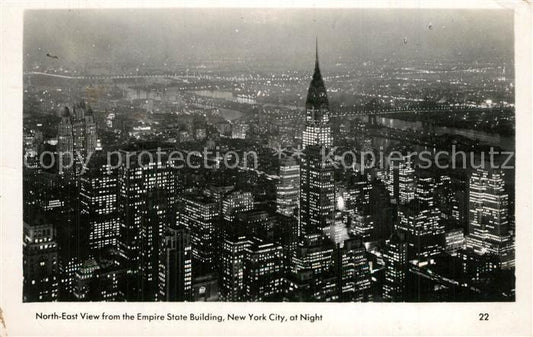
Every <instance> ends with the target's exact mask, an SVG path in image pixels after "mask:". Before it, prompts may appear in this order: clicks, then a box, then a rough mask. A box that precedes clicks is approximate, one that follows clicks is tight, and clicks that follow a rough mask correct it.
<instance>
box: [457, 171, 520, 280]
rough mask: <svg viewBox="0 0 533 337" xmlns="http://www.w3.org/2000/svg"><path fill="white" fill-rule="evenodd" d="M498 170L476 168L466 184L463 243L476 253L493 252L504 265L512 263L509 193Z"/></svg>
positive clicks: (512, 247) (510, 265) (512, 249)
mask: <svg viewBox="0 0 533 337" xmlns="http://www.w3.org/2000/svg"><path fill="white" fill-rule="evenodd" d="M503 178H504V177H503V172H501V171H492V172H489V171H486V170H477V171H475V172H473V173H472V176H471V177H470V185H469V233H468V235H467V238H466V247H467V248H468V249H472V250H473V251H474V252H476V253H477V254H479V255H483V254H487V253H488V254H492V255H495V256H497V257H498V258H499V260H500V263H501V267H502V268H504V269H507V268H512V267H514V244H513V240H512V238H511V236H510V234H509V215H508V213H509V209H508V202H509V201H508V194H507V192H506V191H505V182H504V179H503Z"/></svg>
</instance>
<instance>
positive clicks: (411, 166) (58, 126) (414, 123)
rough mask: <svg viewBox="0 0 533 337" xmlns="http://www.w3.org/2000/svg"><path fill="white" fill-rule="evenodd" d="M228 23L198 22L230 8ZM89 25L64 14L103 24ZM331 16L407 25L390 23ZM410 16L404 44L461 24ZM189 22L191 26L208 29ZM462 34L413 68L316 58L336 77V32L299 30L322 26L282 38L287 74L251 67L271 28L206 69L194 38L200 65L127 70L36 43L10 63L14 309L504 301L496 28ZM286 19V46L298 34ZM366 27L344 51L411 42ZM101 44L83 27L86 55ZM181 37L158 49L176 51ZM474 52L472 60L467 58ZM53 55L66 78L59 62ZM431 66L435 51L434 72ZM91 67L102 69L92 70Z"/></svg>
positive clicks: (502, 136) (505, 190)
mask: <svg viewBox="0 0 533 337" xmlns="http://www.w3.org/2000/svg"><path fill="white" fill-rule="evenodd" d="M248 11H250V13H252V14H253V15H252V16H253V17H254V18H255V19H254V20H252V22H251V23H250V24H251V25H252V26H254V27H256V26H260V25H261V24H264V25H265V27H264V28H262V29H264V31H263V32H271V31H272V30H273V27H272V25H276V24H277V23H279V20H280V17H279V16H281V17H285V15H294V13H297V14H298V15H300V14H301V15H302V18H306V19H308V20H311V21H313V20H316V21H317V22H318V23H317V24H318V25H319V26H320V25H323V23H324V22H321V20H322V19H324V18H325V19H328V18H329V19H331V17H330V16H328V15H332V13H334V11H328V10H326V11H325V12H324V13H325V14H324V17H323V18H322V19H320V18H318V16H316V17H315V16H313V15H314V14H313V13H314V12H313V11H309V10H301V11H295V12H291V11H289V14H287V13H285V12H276V13H277V14H276V15H274V16H271V15H270V14H272V13H273V12H268V15H267V14H264V15H263V14H258V12H256V11H255V10H248ZM156 12H157V11H156ZM156 12H153V13H156ZM185 12H187V11H185ZM229 12H231V15H228V17H227V18H220V20H222V21H224V20H233V21H235V18H234V17H233V15H239V13H242V12H246V10H239V11H235V12H233V11H232V10H230V11H229ZM50 13H51V12H48V13H44V12H43V17H42V18H43V20H49V19H50V18H51V17H50ZM54 13H55V12H54ZM54 13H52V14H53V15H57V13H55V14H54ZM76 13H77V15H78V14H79V13H80V12H76ZM105 13H106V14H101V13H99V12H91V14H90V15H88V16H86V17H85V19H86V18H94V17H97V18H101V20H99V19H95V20H92V21H91V25H98V24H101V23H102V22H105V21H106V20H111V19H113V18H114V15H115V12H113V11H110V12H105ZM153 13H144V14H146V15H145V16H143V18H144V19H145V20H148V21H150V19H151V15H155V14H153ZM198 13H200V14H205V13H206V12H203V11H199V12H198ZM210 13H211V14H212V15H213V17H214V18H218V17H220V16H221V15H220V14H213V13H214V12H210ZM321 13H322V12H321ZM337 13H338V12H337ZM353 13H363V14H357V15H362V16H363V17H366V16H365V15H375V16H376V18H377V19H378V21H379V20H392V21H393V22H395V20H400V21H402V20H403V19H405V20H407V21H409V20H410V21H409V22H411V23H412V22H413V20H414V17H413V13H414V12H411V11H407V12H403V11H399V12H398V13H400V14H399V15H394V14H391V13H390V12H387V13H386V14H384V15H381V13H383V12H380V11H375V12H374V11H366V10H363V11H353V12H351V14H353ZM405 13H407V14H405ZM418 13H419V14H420V13H425V14H427V13H430V14H431V15H433V16H435V18H432V19H431V21H428V20H427V18H426V17H425V16H424V15H420V16H419V17H417V19H416V20H415V21H417V22H418V23H423V24H424V26H423V27H416V28H413V30H412V31H411V33H412V32H416V31H418V32H419V33H413V34H419V35H417V36H419V37H420V35H421V34H422V35H424V36H425V34H436V33H438V32H439V31H440V32H442V31H444V30H446V29H448V28H446V25H445V24H444V21H445V20H448V19H451V18H456V19H457V20H458V21H461V20H463V19H465V18H466V17H468V16H469V15H470V14H468V15H467V14H465V13H466V12H456V11H444V12H440V11H436V12H435V11H425V12H418ZM440 13H442V14H440ZM458 13H459V14H458ZM189 14H190V13H189ZM53 15H52V16H53ZM61 15H67V17H69V16H71V15H73V14H69V13H67V12H62V13H61ZM79 15H81V14H79ZM157 15H161V18H162V21H163V22H164V21H165V20H167V19H168V14H161V13H159V14H157ZM404 15H405V16H404ZM462 15H464V17H463V16H462ZM494 15H496V16H498V15H501V16H503V17H506V15H507V13H505V12H502V13H497V14H494ZM83 18H84V17H83V16H80V17H79V19H80V20H79V24H82V25H83V27H86V28H87V29H89V28H91V25H87V24H85V25H84V20H85V19H83ZM134 18H135V16H132V17H129V18H128V20H133V19H134ZM192 18H194V15H192V16H191V18H190V19H192ZM208 18H210V17H206V20H204V21H205V22H204V23H202V24H205V23H207V26H206V27H212V26H211V25H213V24H214V21H216V20H214V21H209V20H207V19H208ZM242 18H244V16H243V17H242ZM258 18H262V20H263V21H264V22H263V21H260V22H259V21H257V20H258ZM459 18H461V19H459ZM485 18H486V17H485ZM69 20H71V19H69ZM69 20H67V22H68V21H69ZM102 20H103V21H102ZM243 20H244V19H243ZM442 20H444V21H442ZM28 21H31V19H28ZM37 21H39V20H37ZM237 21H238V20H237ZM504 21H505V20H504ZM185 22H187V20H185ZM228 22H229V21H228ZM306 22H307V21H306ZM339 22H341V23H342V20H341V21H339ZM446 22H447V21H446ZM85 23H86V22H85ZM158 24H160V23H158ZM287 24H288V23H287ZM463 24H464V23H463ZM468 24H469V27H471V32H470V33H464V34H462V37H461V38H460V37H459V35H457V33H453V32H452V33H451V35H450V36H449V37H448V38H443V37H440V38H437V37H435V41H437V42H435V41H433V40H432V39H433V38H429V39H428V38H426V37H424V38H422V39H421V40H420V45H421V46H422V45H423V48H422V49H421V50H420V51H421V53H422V54H423V57H422V58H416V57H414V52H413V51H410V52H407V53H406V54H404V55H403V56H402V57H411V59H410V60H402V58H396V59H395V60H394V62H390V64H384V63H383V62H381V61H380V62H376V63H373V62H372V63H371V64H368V65H367V64H359V65H356V66H354V64H356V62H354V63H353V64H339V63H337V64H336V66H338V67H339V69H337V70H338V71H337V72H335V71H328V70H327V69H328V68H326V69H325V68H323V67H322V64H323V60H324V59H326V60H328V61H327V62H329V64H330V68H329V69H330V70H331V64H332V62H338V60H339V59H341V58H343V57H344V58H345V57H346V56H344V55H345V54H346V53H348V54H350V55H352V56H353V57H354V58H355V59H357V58H360V57H362V56H361V55H362V54H358V53H356V52H354V50H353V49H351V47H349V46H348V47H346V48H337V46H335V43H340V44H341V45H347V44H349V43H347V42H346V40H343V38H338V39H333V40H334V41H336V42H335V43H333V42H331V41H333V40H332V37H330V39H327V38H321V37H320V35H321V36H324V35H326V36H327V34H326V33H325V32H326V31H327V29H326V30H325V31H316V30H315V31H314V32H312V33H313V48H309V47H303V46H307V45H308V41H307V37H306V38H301V39H300V40H301V41H300V43H299V44H294V45H292V47H291V48H294V50H300V49H302V54H296V53H295V54H292V53H293V52H292V51H290V50H289V52H288V54H292V57H295V58H296V59H298V61H299V62H301V63H300V65H302V64H305V65H306V66H305V70H302V71H301V72H300V71H299V70H298V71H297V70H295V72H294V73H290V71H289V72H288V73H287V71H286V70H284V71H281V72H280V71H279V70H274V71H272V70H264V68H263V66H264V65H263V64H262V62H261V61H260V58H258V56H257V55H258V54H265V55H264V56H265V57H266V58H267V59H269V60H273V59H275V58H276V57H274V56H272V54H273V53H276V52H277V51H282V50H283V46H282V44H283V43H287V40H284V39H282V38H276V35H275V34H274V35H273V36H272V37H271V38H270V39H269V41H271V40H272V41H271V42H269V43H266V44H265V45H262V44H261V43H257V46H256V47H253V48H250V49H249V53H248V52H245V51H243V50H241V49H239V48H236V49H235V50H233V51H232V52H234V53H236V54H235V55H241V56H242V57H243V58H248V57H250V55H252V56H251V57H250V60H249V61H246V62H244V63H239V62H236V63H235V62H234V59H232V57H233V56H231V57H230V61H229V63H230V64H232V65H231V66H228V64H229V63H226V60H225V58H226V55H225V51H224V48H222V49H218V48H219V45H218V43H228V41H225V40H224V39H220V40H219V41H218V42H217V43H215V42H214V40H213V39H218V38H219V36H213V37H210V38H206V39H205V40H204V38H203V37H202V36H203V35H202V34H207V33H205V32H204V31H202V29H200V28H199V27H196V26H194V27H186V29H185V31H186V32H187V33H190V34H191V36H194V35H195V34H200V37H198V38H197V39H198V40H201V41H204V42H203V43H205V45H203V46H204V47H205V50H203V51H202V53H201V54H191V55H193V56H194V57H193V60H195V61H196V62H205V61H204V60H202V58H203V57H204V56H206V55H210V56H213V57H215V58H216V59H217V60H218V61H219V62H216V63H215V64H214V65H213V67H212V68H210V67H205V68H203V67H198V69H196V70H195V71H190V70H189V69H188V68H186V66H185V65H184V64H185V63H183V62H184V61H183V60H182V61H181V64H182V66H181V68H179V67H178V68H176V67H175V66H173V65H169V64H159V65H158V66H153V65H148V64H144V65H142V66H139V62H141V61H140V59H139V58H137V56H135V55H136V54H135V53H133V59H135V60H136V61H135V62H133V65H134V66H136V67H140V68H141V69H139V68H136V69H135V71H132V68H131V64H130V65H128V64H129V63H131V62H132V61H131V60H132V59H127V58H126V59H123V60H121V61H118V60H116V59H115V60H113V58H114V57H117V55H120V53H121V52H122V51H121V48H123V47H122V46H120V45H117V48H116V54H114V56H112V57H111V58H110V59H106V60H105V62H104V64H103V65H102V64H100V63H98V62H96V63H91V61H90V60H89V61H87V60H88V59H87V58H86V56H87V55H89V56H90V55H91V53H93V52H97V50H98V49H99V48H97V47H96V44H92V45H91V42H92V41H90V40H87V41H84V43H83V46H79V45H78V43H79V42H73V41H75V40H72V39H69V38H68V37H65V39H63V40H62V41H63V43H64V46H63V47H62V48H63V49H64V51H65V54H63V53H62V52H60V50H59V49H57V50H46V53H47V54H46V55H45V56H44V57H45V60H46V61H45V62H43V63H42V66H43V68H41V65H33V66H29V67H30V68H31V71H27V72H26V73H25V76H24V85H25V88H24V89H25V91H24V130H23V131H24V157H23V158H22V159H23V162H24V164H25V165H24V168H23V176H24V191H23V192H24V222H23V228H24V253H23V272H24V295H23V296H24V301H25V302H34V301H131V302H138V301H259V302H444V301H455V302H461V301H472V302H478V301H502V302H512V301H514V300H515V275H514V271H515V262H514V261H515V260H514V259H515V257H514V240H515V235H516V225H517V224H515V219H514V208H515V202H514V199H515V198H514V189H515V186H514V155H513V151H514V147H515V144H514V134H515V128H516V125H515V111H514V74H513V72H512V71H511V70H507V67H510V65H507V64H506V63H505V62H502V60H501V59H500V58H499V56H497V55H506V53H508V52H511V53H512V50H513V49H512V48H510V49H509V45H508V43H509V41H508V40H507V39H505V38H504V39H503V40H498V39H499V38H501V37H505V35H506V34H508V33H509V32H508V31H506V30H503V31H502V32H501V35H499V37H496V38H495V39H494V40H491V41H488V40H487V41H486V42H487V43H485V44H483V43H482V42H483V41H482V40H481V38H480V36H478V35H476V34H480V32H481V30H483V27H485V26H484V25H480V26H478V22H476V21H475V20H474V21H472V20H471V21H470V22H469V23H468ZM487 24H491V23H487ZM499 24H500V23H499ZM289 25H292V27H296V28H298V27H299V28H298V29H295V31H298V32H300V33H299V34H302V35H301V36H308V35H310V34H311V32H310V30H311V31H312V30H313V29H310V26H309V23H308V22H307V24H302V23H301V22H295V23H294V24H293V23H290V24H289ZM313 25H314V23H313V24H312V25H311V26H313ZM460 25H461V24H459V23H458V26H457V27H455V28H454V29H456V28H458V27H459V26H460ZM503 25H506V26H507V27H509V26H510V22H504V23H503ZM139 26H140V27H143V24H142V22H141V23H139ZM74 27H75V25H74V26H73V27H71V28H73V29H71V32H68V33H67V35H68V34H74V35H76V34H77V33H76V32H75V31H76V29H75V28H74ZM104 27H105V24H104V25H103V26H102V28H104ZM243 27H245V26H239V28H234V31H233V33H239V34H240V33H241V30H242V29H243ZM123 28H124V27H123ZM493 28H494V27H493ZM54 29H55V28H53V27H52V31H54ZM279 29H280V30H287V27H285V26H283V25H282V26H280V27H279ZM328 29H330V28H328ZM334 29H337V30H339V29H341V28H339V27H336V28H334ZM388 29H390V27H388V28H387V29H385V30H383V31H382V33H383V34H385V35H386V36H387V38H386V39H385V40H382V41H381V42H375V43H377V44H374V45H373V44H372V43H374V42H372V43H371V42H367V43H362V44H361V45H362V47H361V48H365V49H366V52H367V53H368V55H372V56H373V57H374V58H376V59H379V58H381V57H383V56H382V53H385V54H386V53H388V52H389V51H390V52H394V51H395V50H397V51H398V52H399V53H401V52H400V50H401V48H411V44H412V42H413V41H412V38H411V37H406V36H404V37H401V38H400V40H399V41H397V39H398V37H399V35H398V34H397V32H396V31H398V30H399V29H398V27H396V29H395V32H394V33H393V32H392V31H390V30H388ZM420 29H421V30H422V31H420ZM221 30H223V29H221ZM170 31H172V29H170ZM400 31H401V30H400ZM72 32H74V33H72ZM258 32H261V30H259V31H258ZM93 33H94V32H93ZM233 33H232V34H233ZM401 33H404V32H401ZM28 34H29V35H28V36H31V35H32V33H31V31H30V33H28ZM46 34H47V33H45V35H46ZM48 34H49V32H48ZM115 34H116V36H119V35H120V33H117V32H113V33H109V34H107V35H105V36H100V35H98V34H96V36H97V37H98V41H100V42H102V43H103V44H105V43H106V42H107V41H108V39H109V38H110V37H115ZM166 34H167V33H163V32H154V31H152V30H150V29H148V30H147V31H146V32H144V33H143V34H142V35H135V37H138V38H139V43H140V44H136V43H134V42H132V41H131V40H128V41H126V45H128V48H129V49H130V50H135V49H136V48H139V46H142V45H143V43H142V42H141V41H140V40H143V39H146V37H150V38H151V40H152V43H154V44H156V45H161V46H165V45H168V43H167V42H168V41H166V40H165V39H166V38H165V36H168V35H166ZM256 35H257V36H256V37H257V38H258V40H259V41H261V40H262V38H261V37H262V36H260V35H261V34H256ZM317 35H319V36H317ZM378 35H379V34H378ZM154 36H155V38H154ZM298 36H299V35H298V34H297V35H295V37H298ZM301 36H300V37H301ZM343 36H344V39H346V38H349V36H350V32H345V34H344V35H343ZM400 36H401V35H400ZM263 37H264V36H263ZM31 38H34V37H31ZM31 38H30V37H28V41H31ZM368 38H369V39H370V40H373V38H372V36H369V37H368ZM439 39H441V40H440V42H439ZM442 39H444V40H442ZM456 39H460V41H456ZM472 39H475V40H477V41H478V42H477V44H470V41H471V40H472ZM323 40H324V43H323V42H322V41H323ZM392 40H394V41H397V42H398V43H397V44H391V43H390V42H391V41H392ZM415 40H416V39H415ZM44 41H45V40H43V41H41V42H40V43H42V42H44ZM242 41H245V42H246V38H244V39H243V40H242ZM274 41H275V42H274ZM431 41H433V42H431ZM443 41H448V42H449V43H444V42H443ZM498 41H499V42H498ZM188 42H189V43H188ZM188 42H187V41H186V40H185V41H180V42H178V44H179V45H180V46H190V47H191V49H193V48H192V47H193V46H194V43H193V44H190V43H191V41H188ZM441 42H442V43H441ZM28 43H29V44H32V43H34V42H28ZM277 43H281V44H280V45H277ZM380 43H387V44H388V45H389V46H388V47H387V48H385V47H376V46H379V44H380ZM415 43H416V42H415ZM433 43H437V44H438V45H439V46H440V47H438V48H437V47H436V45H433ZM245 44H246V43H245ZM467 45H468V46H467ZM92 46H94V47H92ZM210 46H211V47H213V48H216V49H217V50H220V53H219V54H216V55H211V54H212V52H211V51H210V48H211V47H210ZM457 46H462V47H461V48H463V49H464V50H463V49H461V50H459V51H458V50H457ZM234 47H235V46H234V45H231V44H230V45H228V47H227V49H228V50H231V49H232V48H234ZM28 48H29V49H31V48H33V47H31V48H30V47H28ZM28 48H27V51H29V49H28ZM39 48H41V50H40V51H39V53H38V54H39V55H42V53H44V52H45V50H43V47H39ZM69 48H70V49H72V50H74V51H75V52H74V53H72V52H70V54H69V52H67V51H66V50H68V49H69ZM87 48H89V50H91V48H94V49H95V50H94V51H91V52H85V51H84V50H85V49H87ZM143 48H144V47H143ZM265 48H267V49H270V52H269V53H268V54H266V53H265V52H266V49H265ZM486 48H488V49H486ZM491 48H496V51H495V52H494V53H492V54H490V53H489V54H490V55H488V57H487V58H486V59H484V60H483V61H479V62H478V61H477V60H476V62H472V60H471V59H470V58H472V57H474V56H475V55H479V54H483V53H487V50H491ZM151 49H154V50H156V48H153V47H152V48H151ZM304 49H312V50H313V52H314V60H313V61H314V62H310V60H308V58H307V57H302V56H301V55H304V54H307V53H308V51H307V50H305V51H304ZM337 49H338V50H337ZM430 50H431V51H430ZM441 50H447V52H445V53H441ZM466 50H468V52H466ZM166 51H168V49H166V48H163V50H157V53H160V52H162V54H163V57H165V56H164V54H165V52H166ZM32 53H33V52H28V53H26V54H25V55H26V57H27V58H28V62H30V63H31V62H34V61H29V60H30V59H32V58H33V56H32ZM434 53H435V55H436V54H439V55H441V56H442V58H440V59H439V58H435V55H434ZM146 54H148V55H147V57H148V58H150V57H152V56H153V55H154V54H156V53H155V52H152V51H150V52H148V53H146ZM280 54H283V53H280ZM288 54H287V53H285V56H287V55H288ZM64 55H70V56H69V57H75V58H76V62H74V63H73V64H76V63H77V66H78V67H80V64H83V66H81V68H77V69H76V70H73V69H67V66H66V65H65V68H63V67H62V66H60V64H61V62H62V60H63V58H64V57H65V56H64ZM84 55H85V56H84ZM332 55H337V57H335V56H332ZM447 55H455V56H454V57H453V58H451V59H449V60H447V61H446V62H444V61H443V58H446V57H448V56H447ZM106 57H109V54H108V55H107V56H105V55H101V58H104V59H105V58H106ZM168 60H169V59H168V58H167V59H166V61H168ZM258 60H259V61H258ZM465 60H466V61H465ZM152 61H153V60H152ZM48 62H51V64H55V65H54V66H50V64H48V65H47V63H48ZM67 62H68V57H67ZM158 62H161V61H158ZM172 62H176V63H177V64H180V61H179V60H175V59H173V61H172ZM276 62H277V61H276ZM276 62H274V63H276ZM313 63H314V65H313ZM135 64H137V65H135ZM239 65H241V66H242V67H243V68H244V69H238V67H239ZM285 66H286V67H287V68H291V67H294V69H295V68H298V67H299V65H296V66H295V65H291V61H289V60H287V65H285ZM109 67H111V68H113V69H117V72H111V73H110V74H100V75H98V72H99V71H102V70H103V69H106V68H108V69H111V68H109ZM233 67H237V69H234V68H233ZM258 69H259V70H258ZM95 70H96V72H95ZM88 72H89V73H91V72H92V73H93V75H88V74H87V73H88ZM95 73H96V75H95ZM162 150H163V151H162ZM509 153H510V154H511V156H508V154H509ZM43 158H46V159H43ZM241 159H244V160H241ZM248 159H250V160H248ZM443 164H446V165H443ZM450 164H452V165H450ZM457 164H459V165H457ZM506 164H509V165H506Z"/></svg>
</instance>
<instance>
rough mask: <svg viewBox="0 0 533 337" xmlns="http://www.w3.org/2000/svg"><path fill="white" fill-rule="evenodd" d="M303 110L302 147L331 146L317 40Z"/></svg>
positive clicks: (325, 94) (326, 96) (327, 107)
mask: <svg viewBox="0 0 533 337" xmlns="http://www.w3.org/2000/svg"><path fill="white" fill-rule="evenodd" d="M305 111H306V114H305V130H304V133H303V137H302V138H303V147H304V148H306V147H307V146H309V145H321V146H326V147H329V146H331V145H332V144H333V137H332V136H331V126H330V122H329V102H328V95H327V92H326V86H325V84H324V80H323V79H322V74H321V73H320V66H319V63H318V41H317V44H316V54H315V71H314V73H313V79H312V80H311V84H310V85H309V89H308V91H307V100H306V102H305Z"/></svg>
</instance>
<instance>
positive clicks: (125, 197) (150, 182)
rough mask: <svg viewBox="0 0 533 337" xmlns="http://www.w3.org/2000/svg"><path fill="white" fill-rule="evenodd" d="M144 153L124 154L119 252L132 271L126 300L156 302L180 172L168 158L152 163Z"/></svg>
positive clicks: (178, 189) (176, 198)
mask: <svg viewBox="0 0 533 337" xmlns="http://www.w3.org/2000/svg"><path fill="white" fill-rule="evenodd" d="M143 153H146V152H145V151H142V152H130V151H121V155H122V156H123V157H124V160H123V161H122V163H124V165H122V166H121V167H120V168H119V181H118V182H119V209H120V212H121V213H122V215H123V216H122V222H121V226H120V230H119V239H118V250H119V252H120V255H121V256H122V258H123V260H124V261H125V264H126V265H127V266H128V268H129V273H128V279H127V280H126V282H127V290H126V299H127V300H157V299H158V296H159V286H158V278H159V262H160V261H159V259H160V256H161V255H162V251H163V249H164V233H165V229H166V228H167V227H169V226H172V225H173V224H175V221H176V217H175V215H176V209H177V200H178V198H179V195H180V190H181V186H180V184H179V177H178V171H179V170H178V169H177V168H175V167H173V166H172V165H171V164H170V162H168V161H167V160H166V159H161V161H160V162H156V161H151V160H150V161H149V160H148V158H147V156H143V155H142V154H143ZM126 163H128V164H126Z"/></svg>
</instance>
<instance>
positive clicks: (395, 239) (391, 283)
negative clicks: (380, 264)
mask: <svg viewBox="0 0 533 337" xmlns="http://www.w3.org/2000/svg"><path fill="white" fill-rule="evenodd" d="M407 246H408V244H407V242H406V241H405V236H404V235H403V234H402V233H398V232H393V233H392V235H391V236H390V238H389V239H388V240H387V242H386V245H385V250H384V252H383V261H384V262H385V281H384V284H383V299H384V300H386V301H392V302H397V301H403V300H404V299H405V288H406V287H405V282H406V273H407Z"/></svg>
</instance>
